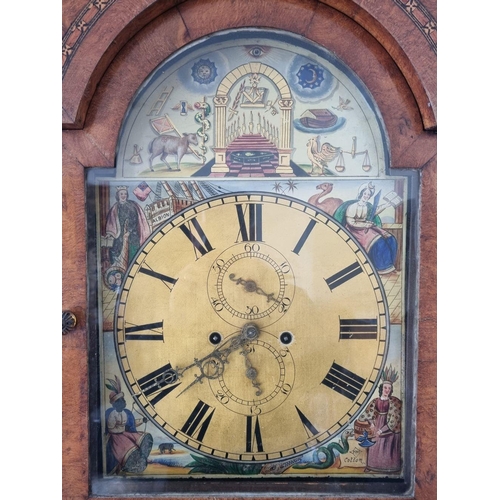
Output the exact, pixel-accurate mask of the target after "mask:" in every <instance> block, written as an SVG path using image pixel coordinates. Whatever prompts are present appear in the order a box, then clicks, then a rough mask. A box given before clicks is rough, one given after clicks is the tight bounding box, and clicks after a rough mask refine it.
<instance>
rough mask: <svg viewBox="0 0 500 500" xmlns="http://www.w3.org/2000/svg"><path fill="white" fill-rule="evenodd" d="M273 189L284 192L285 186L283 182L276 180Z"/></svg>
mask: <svg viewBox="0 0 500 500" xmlns="http://www.w3.org/2000/svg"><path fill="white" fill-rule="evenodd" d="M273 191H275V192H276V193H282V192H283V188H282V187H281V182H275V183H274V186H273Z"/></svg>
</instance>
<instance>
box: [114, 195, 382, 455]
mask: <svg viewBox="0 0 500 500" xmlns="http://www.w3.org/2000/svg"><path fill="white" fill-rule="evenodd" d="M388 332H389V320H388V308H387V303H386V298H385V295H384V292H383V287H382V286H381V283H380V278H379V276H378V274H377V272H376V271H375V270H374V268H373V267H372V264H371V262H370V260H369V259H368V258H367V255H366V253H365V251H364V250H363V249H362V247H361V246H360V244H359V243H358V242H357V241H356V240H355V239H354V238H353V237H352V236H351V235H350V234H349V233H348V232H347V231H346V230H345V229H344V228H343V227H342V226H341V225H340V224H338V223H337V222H336V221H334V220H333V219H332V218H330V217H327V216H326V215H325V214H324V213H322V212H321V211H318V210H317V209H316V208H315V207H314V206H312V205H309V204H308V203H306V202H302V201H300V200H298V199H294V198H290V197H287V196H285V195H279V194H276V195H274V194H269V193H259V192H248V193H237V194H230V195H222V196H219V197H214V198H211V199H209V200H206V201H202V202H200V203H198V204H195V205H192V206H191V207H188V208H187V209H185V210H183V211H182V212H179V213H178V214H176V215H175V216H174V217H173V218H171V219H170V220H169V221H168V222H167V223H166V224H165V225H163V226H161V227H160V228H159V229H158V230H157V231H156V232H154V233H153V234H152V235H151V236H150V238H149V239H148V240H147V241H146V243H145V244H144V245H143V246H142V248H141V249H140V250H139V251H138V252H137V254H136V256H135V259H134V260H133V261H132V263H131V264H130V266H129V268H128V272H127V274H126V275H125V277H124V279H123V286H122V288H121V289H120V293H119V296H118V298H117V306H116V313H115V342H116V349H117V355H118V360H119V361H118V362H119V365H120V368H121V371H122V376H123V379H124V380H125V381H126V384H127V386H128V388H129V390H130V392H131V394H132V396H133V398H134V400H135V403H137V405H138V407H139V408H141V411H142V412H143V413H144V414H145V415H147V416H148V418H149V419H150V420H151V421H153V422H154V423H155V425H156V427H157V428H158V429H160V430H161V431H162V432H164V433H165V434H166V436H168V437H170V438H173V440H175V441H177V442H178V443H181V444H182V445H183V446H186V447H187V448H190V449H191V450H194V451H196V453H200V454H205V455H209V456H211V457H215V458H219V459H222V460H226V461H237V462H258V463H261V462H270V461H278V460H282V459H284V458H287V457H294V456H297V455H300V454H303V453H304V452H306V451H307V450H309V449H313V448H315V447H317V446H318V445H320V444H321V443H323V442H326V441H327V440H330V439H331V438H332V437H334V436H336V435H338V434H340V433H341V431H342V430H343V429H344V428H345V427H346V425H347V424H348V423H349V422H351V421H352V420H353V419H355V418H356V415H358V414H359V413H360V411H361V409H362V407H363V406H364V405H365V404H366V403H367V402H368V401H369V400H370V397H371V396H372V393H373V391H374V389H375V388H376V386H377V385H376V384H377V383H378V381H379V378H380V377H379V376H380V374H381V370H382V368H383V367H384V361H385V358H386V355H387V349H388Z"/></svg>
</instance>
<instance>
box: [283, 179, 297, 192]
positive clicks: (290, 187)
mask: <svg viewBox="0 0 500 500" xmlns="http://www.w3.org/2000/svg"><path fill="white" fill-rule="evenodd" d="M286 185H287V188H288V192H289V193H293V192H294V191H295V190H296V189H299V186H298V185H297V183H296V182H295V181H287V183H286Z"/></svg>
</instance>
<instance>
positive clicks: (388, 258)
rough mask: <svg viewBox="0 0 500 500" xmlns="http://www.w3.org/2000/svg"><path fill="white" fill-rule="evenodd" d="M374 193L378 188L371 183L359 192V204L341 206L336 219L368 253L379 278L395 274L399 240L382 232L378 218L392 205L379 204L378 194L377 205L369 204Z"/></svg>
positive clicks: (362, 186)
mask: <svg viewBox="0 0 500 500" xmlns="http://www.w3.org/2000/svg"><path fill="white" fill-rule="evenodd" d="M374 193H375V186H374V185H373V184H372V183H371V182H368V183H365V184H362V185H361V186H360V188H359V190H358V197H357V199H356V200H349V201H346V202H344V203H342V205H340V206H339V207H338V208H337V210H336V211H335V213H334V215H333V218H334V219H335V220H337V221H338V222H340V223H341V224H342V225H343V226H344V227H346V228H347V229H348V230H349V231H350V232H351V233H352V234H353V236H354V237H355V238H356V239H357V240H358V241H359V243H360V244H361V246H362V247H363V248H364V249H365V250H366V253H367V254H368V256H369V257H370V259H371V261H372V262H373V264H374V265H375V268H376V269H377V271H378V273H379V274H388V273H391V272H393V271H395V267H394V264H395V262H396V255H397V251H398V242H397V240H396V238H395V237H394V236H393V235H392V234H391V233H389V232H388V231H386V230H385V229H382V221H381V220H380V217H379V216H378V214H379V213H380V212H382V211H383V210H385V209H386V208H387V207H389V206H393V205H392V204H391V203H383V204H380V205H379V204H378V197H379V195H380V193H378V194H377V196H376V200H375V201H374V204H372V203H370V202H369V201H368V200H370V199H371V197H372V196H373V194H374Z"/></svg>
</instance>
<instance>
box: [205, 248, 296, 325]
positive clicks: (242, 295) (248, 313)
mask: <svg viewBox="0 0 500 500" xmlns="http://www.w3.org/2000/svg"><path fill="white" fill-rule="evenodd" d="M294 285H295V280H294V274H293V271H292V267H291V265H290V263H289V262H288V261H287V259H286V258H285V257H284V256H283V255H282V254H281V253H280V252H278V251H277V250H276V249H275V248H273V247H271V246H269V245H267V244H265V243H263V242H242V243H238V244H236V245H234V246H231V247H230V248H228V249H226V250H224V251H223V252H222V253H221V254H219V256H218V257H217V259H216V260H215V262H214V264H213V265H212V267H211V268H210V272H209V275H208V296H209V300H210V303H211V304H212V307H213V309H214V310H215V312H216V313H217V314H218V315H219V316H220V317H221V318H222V319H224V320H225V321H227V322H228V323H230V324H232V325H235V326H238V325H240V324H241V321H242V320H250V321H255V320H261V321H260V322H259V324H260V325H261V326H266V325H269V324H272V323H274V322H275V321H277V320H278V319H279V318H281V317H282V316H283V315H284V314H285V313H286V312H287V311H288V309H289V308H290V306H291V304H292V300H293V296H294V293H295V290H294Z"/></svg>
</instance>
